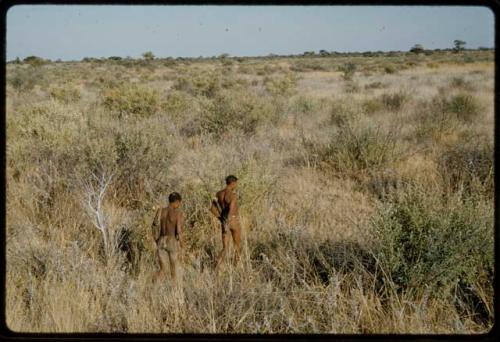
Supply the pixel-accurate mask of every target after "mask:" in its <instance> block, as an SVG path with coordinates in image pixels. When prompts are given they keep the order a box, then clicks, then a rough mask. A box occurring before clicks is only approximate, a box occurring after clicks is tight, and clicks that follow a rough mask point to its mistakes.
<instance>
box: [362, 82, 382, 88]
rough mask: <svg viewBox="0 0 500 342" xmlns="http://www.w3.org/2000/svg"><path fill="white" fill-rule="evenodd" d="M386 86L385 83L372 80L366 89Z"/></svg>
mask: <svg viewBox="0 0 500 342" xmlns="http://www.w3.org/2000/svg"><path fill="white" fill-rule="evenodd" d="M384 87H385V85H384V84H383V83H382V82H372V83H368V84H366V85H365V89H379V88H384Z"/></svg>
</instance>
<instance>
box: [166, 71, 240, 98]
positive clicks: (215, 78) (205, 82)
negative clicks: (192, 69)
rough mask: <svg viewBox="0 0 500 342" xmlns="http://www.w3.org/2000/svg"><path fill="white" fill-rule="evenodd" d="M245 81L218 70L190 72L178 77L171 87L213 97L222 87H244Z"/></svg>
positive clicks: (191, 93)
mask: <svg viewBox="0 0 500 342" xmlns="http://www.w3.org/2000/svg"><path fill="white" fill-rule="evenodd" d="M246 85H247V82H246V81H245V80H243V79H237V78H235V77H233V76H232V75H221V74H220V73H218V72H204V73H190V74H187V75H185V76H181V77H179V78H178V79H177V80H176V81H175V82H174V85H173V86H172V89H174V90H178V91H184V92H187V93H188V94H190V95H193V96H205V97H209V98H213V97H215V96H216V95H217V94H219V93H220V92H221V91H222V89H230V88H235V87H239V88H241V87H245V86H246Z"/></svg>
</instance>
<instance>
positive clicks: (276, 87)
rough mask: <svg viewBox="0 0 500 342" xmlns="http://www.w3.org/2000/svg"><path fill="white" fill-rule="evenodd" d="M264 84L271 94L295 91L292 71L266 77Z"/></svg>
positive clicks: (282, 94)
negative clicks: (279, 75) (283, 74)
mask: <svg viewBox="0 0 500 342" xmlns="http://www.w3.org/2000/svg"><path fill="white" fill-rule="evenodd" d="M264 86H265V88H266V90H267V91H268V92H269V93H270V94H271V95H273V96H289V95H292V94H293V93H294V92H295V88H296V86H297V78H296V77H295V75H294V74H292V73H289V74H287V75H285V76H281V77H266V78H264Z"/></svg>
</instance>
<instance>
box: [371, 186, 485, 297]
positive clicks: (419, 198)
mask: <svg viewBox="0 0 500 342" xmlns="http://www.w3.org/2000/svg"><path fill="white" fill-rule="evenodd" d="M374 229H375V232H376V235H377V237H378V243H379V249H378V250H377V252H376V254H377V258H378V260H379V262H380V266H381V267H382V269H383V270H384V271H385V272H386V274H387V275H388V277H389V278H390V280H391V281H392V284H393V285H395V286H396V288H397V289H398V290H407V291H408V290H413V291H418V290H423V289H425V288H427V289H429V290H430V293H431V295H432V296H435V297H449V296H453V292H452V291H453V290H454V289H455V288H456V286H458V285H459V283H461V282H465V283H467V284H468V285H469V286H470V285H471V284H473V283H475V281H476V280H477V279H478V278H482V279H484V283H485V284H486V286H488V284H489V286H491V284H492V280H493V279H492V278H490V277H491V276H489V275H488V274H492V270H493V235H494V234H493V215H492V207H490V206H487V205H483V204H480V203H479V204H477V203H473V202H471V201H465V202H461V200H460V198H458V196H455V197H450V198H444V199H443V197H442V196H441V195H440V194H439V193H438V192H436V191H435V192H433V193H426V192H424V191H421V190H420V189H418V188H417V187H415V186H409V187H407V188H406V189H405V190H404V191H401V192H399V193H398V194H397V195H395V196H393V198H392V199H391V200H390V201H388V202H386V204H384V206H383V208H382V209H381V210H380V212H379V215H378V217H377V218H376V219H375V220H374Z"/></svg>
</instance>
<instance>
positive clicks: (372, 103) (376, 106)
mask: <svg viewBox="0 0 500 342" xmlns="http://www.w3.org/2000/svg"><path fill="white" fill-rule="evenodd" d="M362 107H363V110H364V111H365V113H366V114H373V113H376V112H379V111H381V110H382V109H384V108H385V106H384V104H383V103H382V101H380V99H368V100H365V101H363V104H362Z"/></svg>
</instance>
